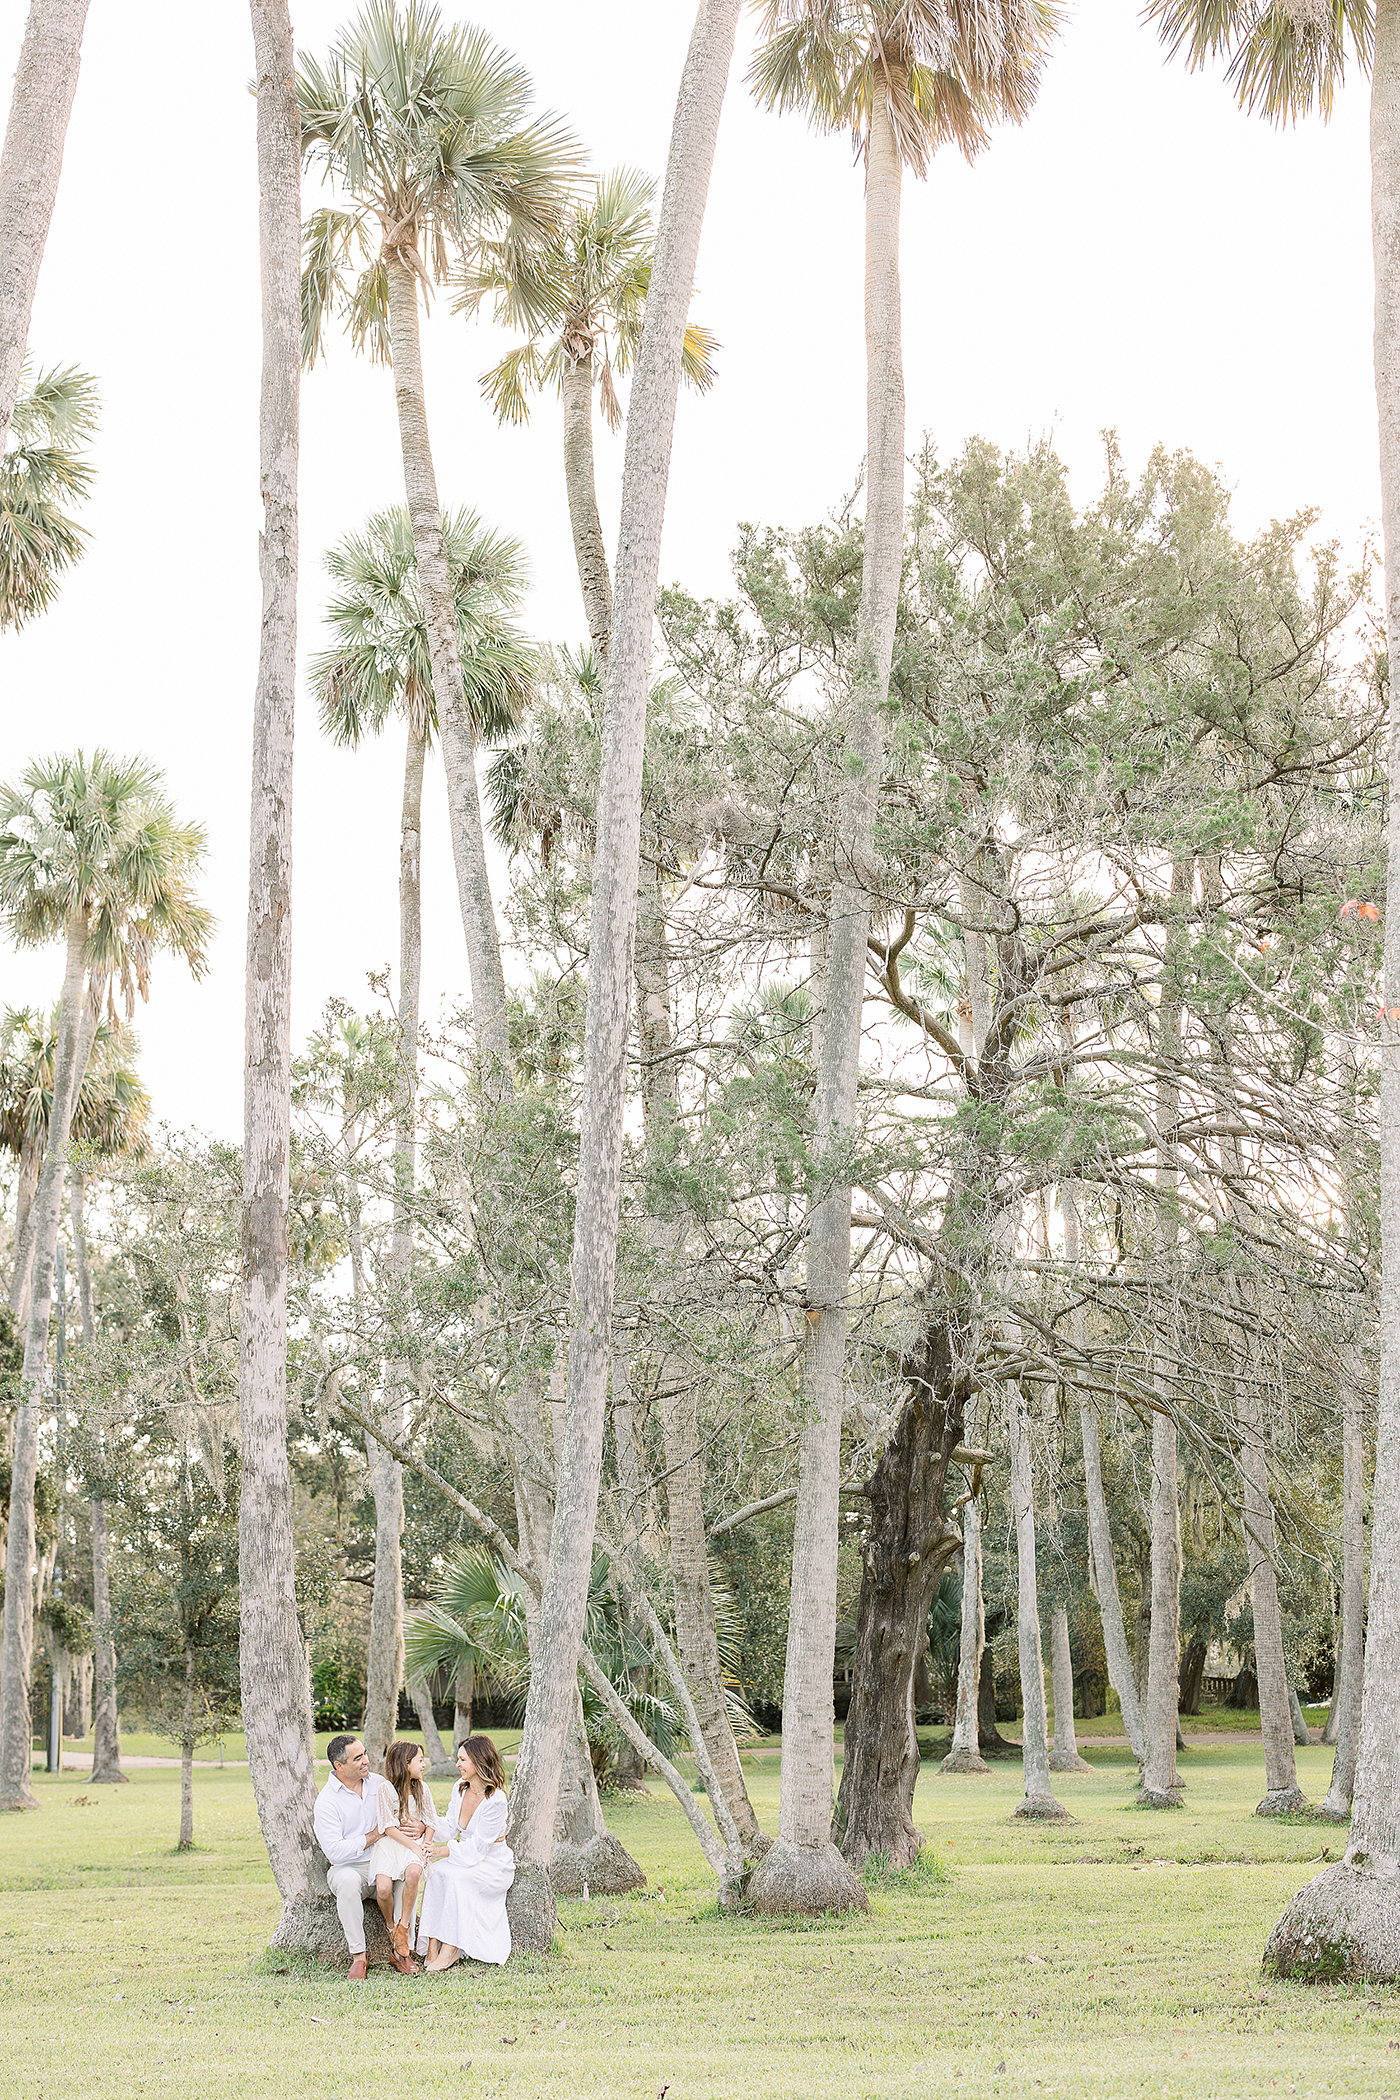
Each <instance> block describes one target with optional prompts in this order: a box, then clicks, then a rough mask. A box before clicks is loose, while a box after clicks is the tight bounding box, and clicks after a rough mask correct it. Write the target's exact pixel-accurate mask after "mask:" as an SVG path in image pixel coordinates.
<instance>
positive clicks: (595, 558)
mask: <svg viewBox="0 0 1400 2100" xmlns="http://www.w3.org/2000/svg"><path fill="white" fill-rule="evenodd" d="M563 393H564V485H565V487H566V489H567V491H568V496H569V524H570V526H571V527H572V529H573V535H574V560H575V561H576V562H577V564H578V580H579V583H580V585H581V586H582V589H583V609H584V611H585V613H586V614H587V616H588V632H589V634H590V636H591V637H592V641H593V652H594V654H595V655H596V657H597V658H598V661H599V663H606V662H607V655H608V643H609V641H610V640H611V638H612V578H611V577H610V576H609V574H608V551H607V547H606V546H605V544H604V541H603V526H602V521H601V519H600V518H599V516H598V487H597V479H596V476H595V474H594V469H593V354H592V352H591V351H590V352H589V354H588V355H587V356H586V357H580V358H570V357H567V356H566V357H565V359H564V374H563Z"/></svg>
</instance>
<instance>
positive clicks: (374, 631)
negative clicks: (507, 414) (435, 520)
mask: <svg viewBox="0 0 1400 2100" xmlns="http://www.w3.org/2000/svg"><path fill="white" fill-rule="evenodd" d="M442 539H443V551H444V553H445V554H446V556H447V561H448V567H449V569H450V571H451V577H452V597H453V603H454V606H455V608H456V613H457V635H458V641H459V645H460V648H461V656H462V682H463V686H464V689H465V695H466V702H467V710H468V713H469V715H470V717H471V722H472V727H473V729H474V730H475V731H476V733H477V735H478V736H481V737H485V738H496V737H500V736H504V735H505V734H506V733H507V732H508V731H509V730H511V729H512V728H514V726H515V725H516V723H517V722H518V721H519V720H520V718H521V716H522V715H523V713H524V711H525V709H526V707H527V706H528V704H529V701H530V698H531V693H532V685H533V678H534V669H535V652H534V650H533V648H532V647H531V646H530V644H529V643H528V642H527V641H526V639H525V637H524V635H523V634H522V633H521V632H520V630H519V629H518V628H517V627H516V626H515V625H514V623H513V621H512V620H511V618H510V617H509V616H510V614H511V613H513V612H514V611H515V610H516V608H517V607H518V605H519V603H520V598H521V593H522V590H523V587H524V555H523V553H522V550H521V548H520V546H519V545H518V543H517V542H516V541H515V540H512V539H507V538H506V537H505V536H504V535H502V534H498V533H493V532H489V531H488V530H487V529H486V527H485V526H483V525H482V523H481V521H480V520H479V519H478V518H477V517H476V516H474V514H473V513H472V512H471V511H467V510H460V511H458V512H457V513H456V515H455V516H448V517H445V518H444V519H443V521H442ZM326 567H327V569H329V571H330V573H331V575H332V576H333V577H334V578H335V579H336V581H337V582H338V583H339V584H341V585H342V590H341V592H340V594H339V595H338V596H337V597H336V598H334V599H333V600H332V602H331V604H330V606H329V608H328V610H327V613H326V622H327V625H328V626H329V627H330V629H331V632H332V634H333V635H334V637H335V641H334V644H333V646H332V647H331V648H329V649H325V650H323V651H322V652H321V653H320V655H318V656H316V657H314V658H313V659H312V663H311V680H312V686H313V689H314V691H315V693H316V696H317V699H318V701H319V702H320V708H321V725H322V727H323V728H324V729H325V730H326V731H327V733H328V734H329V735H330V736H332V737H334V739H335V740H336V742H337V743H341V744H358V743H359V742H360V741H361V739H362V738H363V737H365V736H370V735H373V734H374V733H375V732H377V731H378V730H379V729H381V728H382V727H383V726H384V723H385V722H386V721H387V720H388V718H389V716H390V715H391V714H393V713H395V712H396V711H397V712H398V713H401V714H402V715H403V716H404V718H405V720H406V721H407V722H408V723H409V724H410V726H411V727H412V729H413V732H414V734H415V735H416V736H419V737H422V738H425V739H427V740H431V738H432V737H433V736H434V735H435V734H436V733H437V728H438V721H437V709H436V704H435V702H434V698H433V677H432V666H431V664H430V662H429V658H428V631H427V623H426V621H425V619H424V616H423V606H422V600H421V598H420V595H419V591H418V566H417V561H416V558H415V555H414V547H413V527H412V525H411V524H410V522H409V516H408V512H407V510H406V509H405V508H404V506H403V505H402V504H397V505H395V506H394V507H392V508H391V509H389V510H383V511H380V512H379V514H378V515H377V516H376V517H373V518H371V519H370V521H369V524H368V525H367V526H366V527H365V529H364V531H363V532H359V533H351V534H350V535H349V536H348V537H347V538H346V539H344V540H342V542H341V543H340V545H339V546H338V547H335V548H332V550H331V552H330V553H329V554H328V555H327V556H326Z"/></svg>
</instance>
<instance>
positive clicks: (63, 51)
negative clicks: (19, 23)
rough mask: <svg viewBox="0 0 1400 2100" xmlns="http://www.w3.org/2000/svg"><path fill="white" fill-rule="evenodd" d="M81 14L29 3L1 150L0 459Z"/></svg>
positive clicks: (71, 2)
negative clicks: (8, 119)
mask: <svg viewBox="0 0 1400 2100" xmlns="http://www.w3.org/2000/svg"><path fill="white" fill-rule="evenodd" d="M87 11H88V0H31V4H30V9H29V19H28V21H27V22H26V23H25V25H24V43H23V44H22V46H21V47H20V54H19V65H18V67H17V68H16V71H15V85H14V93H13V95H12V97H11V100H10V121H9V123H8V124H7V125H6V127H5V144H4V148H3V150H0V452H3V451H4V449H5V439H6V437H7V435H8V434H9V428H10V418H11V416H12V415H13V414H14V408H15V396H16V395H17V394H18V392H19V372H20V366H21V365H22V364H23V362H24V351H25V345H26V343H27V342H28V340H29V317H30V315H31V313H32V312H33V310H34V294H35V291H36V290H37V288H38V284H39V266H40V264H41V263H42V262H43V259H44V246H45V243H46V242H47V240H48V237H49V223H50V221H51V220H52V218H53V208H54V200H55V198H56V197H57V196H58V178H59V173H60V171H61V169H62V167H63V142H64V140H65V138H66V137H67V135H68V118H69V115H70V113H71V111H72V108H73V97H74V95H75V93H76V92H77V87H78V59H79V55H80V53H81V50H82V42H83V24H84V23H85V22H86V20H87Z"/></svg>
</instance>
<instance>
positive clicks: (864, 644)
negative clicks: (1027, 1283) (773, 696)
mask: <svg viewBox="0 0 1400 2100" xmlns="http://www.w3.org/2000/svg"><path fill="white" fill-rule="evenodd" d="M759 11H760V15H761V18H762V22H763V28H764V31H765V32H766V39H765V41H764V43H763V44H762V45H761V46H760V47H759V50H758V52H757V53H756V55H755V58H754V61H753V64H752V67H751V69H750V75H749V77H750V81H751V83H752V85H753V88H754V91H755V93H756V94H757V96H758V98H759V100H760V101H761V102H763V103H765V104H766V105H767V106H768V107H769V108H774V109H778V110H787V109H802V110H804V111H805V112H806V113H807V115H808V117H809V119H810V121H811V122H812V123H813V124H815V125H816V126H817V127H818V128H819V129H821V130H827V131H850V132H851V133H853V134H854V137H855V139H856V142H857V145H858V148H859V150H860V152H861V154H862V156H863V158H864V162H865V338H866V356H867V367H868V368H867V374H866V408H867V437H866V504H865V545H864V556H863V568H862V575H861V604H860V621H859V627H858V632H857V639H856V650H855V660H854V664H853V667H852V686H851V693H850V697H849V701H848V704H847V714H846V732H845V746H844V751H843V754H842V760H841V774H840V788H839V797H838V804H837V820H836V836H835V842H834V852H833V861H832V869H831V904H830V916H829V920H828V925H827V940H826V966H825V985H824V996H823V1009H824V1020H823V1026H822V1028H821V1030H820V1031H819V1052H818V1060H817V1088H816V1102H815V1123H816V1144H817V1146H818V1148H819V1150H829V1151H831V1152H833V1153H839V1149H840V1146H841V1141H842V1138H843V1135H844V1134H845V1133H846V1132H848V1131H849V1130H850V1128H851V1126H852V1124H853V1122H854V1120H855V1105H856V1074H857V1068H858V1064H859V1056H860V1026H861V1011H862V1004H863V998H864V986H865V966H866V943H867V940H868V937H869V933H870V920H871V912H872V908H873V907H874V905H875V903H876V897H875V890H876V886H877V881H878V877H877V874H876V867H875V857H874V830H875V797H876V792H877V789H878V783H879V778H880V770H881V765H882V760H883V722H882V717H883V710H884V707H885V704H886V700H887V697H888V691H889V676H890V659H891V656H892V653H893V648H894V627H895V612H896V607H897V603H898V598H899V580H900V567H901V562H902V558H903V541H904V364H903V351H902V345H901V338H900V284H899V210H900V189H901V181H902V176H903V171H904V169H905V167H906V166H907V167H909V168H910V169H911V170H912V172H913V173H914V174H916V175H923V174H925V173H926V172H927V169H928V166H929V162H930V160H931V159H932V156H933V154H934V153H935V152H936V150H937V148H938V147H939V146H940V145H943V144H945V143H951V144H953V145H956V146H958V147H959V148H960V149H961V151H962V152H963V153H964V154H965V155H967V157H968V158H971V157H972V156H973V155H975V154H976V153H977V152H978V151H979V150H980V148H981V147H982V146H983V145H984V144H985V143H986V139H987V135H988V126H989V125H990V124H991V123H992V122H994V121H995V120H996V119H998V118H1003V117H1005V118H1009V119H1011V120H1012V121H1013V122H1019V121H1020V120H1021V118H1023V117H1024V116H1025V115H1026V113H1027V111H1028V110H1029V109H1030V107H1031V105H1032V103H1033V102H1034V100H1035V95H1036V90H1037V87H1038V85H1039V81H1040V73H1041V67H1042V65H1043V63H1044V57H1045V52H1046V48H1047V45H1048V43H1049V40H1050V38H1051V36H1052V35H1053V33H1054V30H1055V26H1056V14H1055V9H1054V5H1053V0H763V4H762V5H761V7H760V10H759ZM850 1215H851V1201H850V1190H849V1188H848V1187H847V1186H846V1185H845V1184H844V1181H843V1180H842V1177H841V1175H840V1173H839V1170H838V1172H837V1174H836V1175H835V1177H834V1180H833V1185H832V1186H831V1187H829V1188H827V1189H826V1190H825V1191H823V1192H822V1194H821V1195H819V1196H818V1197H816V1198H814V1200H813V1202H812V1205H811V1208H810V1212H809V1217H808V1225H807V1302H808V1312H807V1334H806V1338H805V1348H804V1366H803V1385H804V1390H805V1393H806V1396H807V1410H806V1419H805V1422H804V1427H803V1431H802V1437H801V1444H800V1450H799V1461H798V1481H799V1487H798V1502H797V1521H796V1526H795V1529H794V1533H793V1564H792V1608H791V1613H790V1616H789V1623H788V1658H787V1674H786V1678H785V1682H784V1688H783V1744H784V1755H783V1780H782V1789H781V1802H780V1809H779V1837H778V1842H777V1844H776V1845H775V1846H774V1847H773V1849H772V1851H771V1852H770V1853H769V1854H768V1856H767V1858H766V1859H765V1860H764V1861H763V1862H762V1864H761V1866H760V1867H759V1869H758V1871H757V1872H756V1874H755V1875H754V1878H753V1882H752V1884H751V1894H752V1896H753V1898H754V1900H755V1901H756V1902H757V1904H758V1905H759V1907H760V1908H761V1909H766V1910H775V1911H781V1910H806V1909H811V1908H817V1909H821V1910H827V1909H832V1908H847V1907H858V1908H864V1907H865V1904H866V1901H867V1898H866V1894H865V1889H864V1885H863V1884H862V1883H861V1882H860V1881H859V1880H858V1879H857V1878H856V1876H855V1875H854V1874H853V1873H852V1872H851V1870H850V1868H849V1867H847V1866H846V1864H845V1862H844V1861H843V1860H842V1859H841V1858H840V1856H839V1854H838V1853H837V1852H836V1849H835V1847H834V1845H833V1844H832V1841H831V1800H830V1793H831V1772H832V1725H833V1724H832V1710H831V1667H832V1658H833V1655H834V1652H835V1641H836V1538H837V1530H838V1525H839V1488H840V1461H841V1395H842V1390H843V1384H844V1374H845V1353H846V1294H847V1289H848V1285H849V1277H850V1261H851V1225H850ZM850 1776H851V1775H848V1777H850Z"/></svg>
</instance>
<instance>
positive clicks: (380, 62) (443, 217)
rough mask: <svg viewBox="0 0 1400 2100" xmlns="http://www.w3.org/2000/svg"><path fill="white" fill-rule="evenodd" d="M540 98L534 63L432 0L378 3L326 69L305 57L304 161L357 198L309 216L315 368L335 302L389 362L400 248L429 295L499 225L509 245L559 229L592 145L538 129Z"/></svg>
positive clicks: (305, 319)
mask: <svg viewBox="0 0 1400 2100" xmlns="http://www.w3.org/2000/svg"><path fill="white" fill-rule="evenodd" d="M529 101H530V81H529V76H528V74H527V73H526V72H525V70H524V68H523V67H521V66H520V65H518V64H517V63H516V62H515V60H514V59H512V58H510V57H508V56H507V54H506V53H505V52H503V51H501V50H500V49H498V48H497V46H495V45H494V44H493V43H492V42H491V40H490V38H489V37H487V36H486V34H485V33H484V32H483V31H482V30H479V29H472V28H466V27H458V28H454V29H447V28H445V27H444V26H443V23H442V20H441V17H440V15H439V11H438V9H437V8H436V7H435V6H432V5H429V4H426V0H407V4H406V5H400V4H399V0H370V4H369V5H368V6H366V7H364V8H362V9H361V11H360V13H359V15H358V16H357V17H356V19H355V21H354V22H353V23H352V24H351V25H350V26H349V27H348V28H347V29H345V30H343V31H342V32H341V34H340V36H339V37H338V39H337V40H336V42H335V44H334V45H333V46H332V48H331V52H330V56H329V57H328V58H327V59H326V61H325V63H324V64H322V63H320V62H318V61H317V60H316V59H313V58H308V57H305V56H303V57H302V58H300V59H299V60H298V63H297V102H298V106H299V108H300V111H301V126H302V155H303V158H304V159H305V160H306V161H308V162H313V161H317V160H319V161H320V162H322V164H323V165H324V168H325V170H326V173H327V175H328V176H330V177H331V178H332V179H333V180H334V181H335V183H336V184H337V185H338V187H339V188H340V189H341V190H342V191H343V193H344V195H345V196H346V197H347V198H348V199H350V200H351V204H352V208H351V209H350V210H340V209H334V208H328V209H325V210H322V211H318V212H313V213H312V215H311V217H310V218H309V219H308V220H307V222H306V227H305V232H304V268H303V275H302V352H303V356H304V358H305V361H306V363H307V364H308V365H311V364H314V363H315V361H316V358H317V356H318V355H319V354H320V350H321V338H322V332H323V330H324V327H325V321H326V317H327V315H328V314H329V313H330V312H331V311H332V310H336V311H339V312H340V313H341V314H342V315H343V316H344V318H345V319H346V320H347V321H348V323H349V327H350V333H351V337H352V339H353V341H354V343H355V345H356V347H357V348H359V349H362V348H365V347H368V349H369V352H370V355H371V356H372V357H373V358H375V359H377V360H379V361H381V362H384V363H387V362H388V361H389V313H388V283H387V277H386V270H385V258H386V257H387V256H388V255H391V254H392V255H396V256H398V257H399V258H400V259H401V260H403V261H404V262H405V263H406V264H407V265H408V266H409V267H410V268H411V269H412V270H413V272H414V274H415V275H416V276H417V278H418V280H419V282H420V283H421V284H422V285H423V286H424V288H425V289H426V288H427V287H428V286H429V285H430V284H432V283H434V282H437V281H440V280H441V279H442V278H443V277H445V275H446V274H447V270H448V267H449V261H450V258H451V256H452V255H453V254H460V253H461V252H462V251H463V250H464V249H466V248H468V247H469V246H470V245H471V244H472V243H473V242H474V241H476V240H478V239H479V238H481V237H482V236H483V235H484V234H486V233H488V232H489V233H494V234H496V235H498V236H499V237H502V238H504V239H505V240H507V241H508V242H514V241H520V240H522V239H539V238H540V237H542V236H544V235H546V234H548V233H550V232H552V230H553V228H554V227H555V225H556V223H557V221H558V216H559V211H560V195H561V192H560V185H561V183H564V182H566V181H568V180H569V179H570V178H571V177H572V176H573V175H574V173H575V172H576V170H577V167H578V163H579V155H578V148H577V146H576V145H575V143H574V141H573V140H572V138H571V137H570V136H569V135H568V134H567V133H566V132H565V131H564V130H563V128H562V127H561V126H560V125H559V124H557V123H556V122H554V121H553V120H552V119H549V118H545V119H542V120H539V121H537V122H535V123H533V124H529V123H527V122H526V121H525V118H526V111H527V109H528V106H529ZM372 220H377V221H378V226H379V236H380V238H379V252H378V253H377V254H376V253H375V252H374V246H373V242H372V239H371V234H370V230H369V229H370V222H371V221H372ZM357 256H358V257H359V259H360V261H361V262H362V263H363V265H364V267H363V268H361V269H360V270H359V272H358V274H355V273H354V272H353V270H352V264H353V261H354V258H355V257H357Z"/></svg>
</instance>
